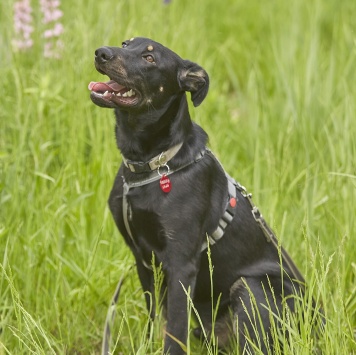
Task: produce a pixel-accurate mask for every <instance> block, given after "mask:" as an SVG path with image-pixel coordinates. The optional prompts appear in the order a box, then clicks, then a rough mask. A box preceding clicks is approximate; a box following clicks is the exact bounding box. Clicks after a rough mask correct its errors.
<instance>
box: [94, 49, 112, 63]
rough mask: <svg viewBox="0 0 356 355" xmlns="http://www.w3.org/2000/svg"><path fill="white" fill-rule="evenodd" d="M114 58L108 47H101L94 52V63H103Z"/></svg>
mask: <svg viewBox="0 0 356 355" xmlns="http://www.w3.org/2000/svg"><path fill="white" fill-rule="evenodd" d="M113 56H114V54H113V52H112V51H111V49H110V48H109V47H101V48H99V49H97V50H96V51H95V61H96V62H98V63H105V62H107V61H108V60H110V59H111V58H112V57H113Z"/></svg>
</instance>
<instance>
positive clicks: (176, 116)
mask: <svg viewBox="0 0 356 355" xmlns="http://www.w3.org/2000/svg"><path fill="white" fill-rule="evenodd" d="M167 107H168V109H167V108H161V109H155V108H152V107H148V108H147V111H145V112H138V113H135V112H133V111H131V112H128V111H122V110H118V109H117V110H116V111H115V114H116V140H117V146H118V148H119V150H120V151H121V153H122V154H123V155H124V156H125V157H126V158H128V159H130V160H134V161H143V162H145V161H148V160H150V159H151V158H152V157H154V156H156V155H157V154H159V153H161V152H162V151H165V150H167V149H169V148H170V147H172V146H174V145H176V144H179V143H182V142H183V141H184V139H185V138H186V137H188V136H190V132H192V130H193V123H192V120H191V118H190V114H189V110H188V103H187V99H186V95H185V93H183V94H180V95H177V96H175V97H173V98H172V103H171V104H169V105H167Z"/></svg>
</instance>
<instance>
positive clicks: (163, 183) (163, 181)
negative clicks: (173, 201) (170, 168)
mask: <svg viewBox="0 0 356 355" xmlns="http://www.w3.org/2000/svg"><path fill="white" fill-rule="evenodd" d="M159 186H160V188H161V190H162V191H163V192H165V193H168V192H169V191H171V188H172V184H171V180H170V179H169V177H168V176H167V175H165V174H163V175H162V177H161V178H160V180H159Z"/></svg>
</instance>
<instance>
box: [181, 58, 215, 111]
mask: <svg viewBox="0 0 356 355" xmlns="http://www.w3.org/2000/svg"><path fill="white" fill-rule="evenodd" d="M178 83H179V87H180V88H181V89H182V90H184V91H189V92H190V93H191V99H192V101H193V104H194V106H195V107H197V106H199V105H200V104H201V103H202V102H203V100H204V99H205V97H206V95H207V93H208V90H209V76H208V74H207V72H206V71H205V70H204V69H203V68H202V67H200V66H199V65H198V64H195V63H193V62H190V61H189V60H185V61H184V62H183V67H182V68H181V69H180V70H179V71H178Z"/></svg>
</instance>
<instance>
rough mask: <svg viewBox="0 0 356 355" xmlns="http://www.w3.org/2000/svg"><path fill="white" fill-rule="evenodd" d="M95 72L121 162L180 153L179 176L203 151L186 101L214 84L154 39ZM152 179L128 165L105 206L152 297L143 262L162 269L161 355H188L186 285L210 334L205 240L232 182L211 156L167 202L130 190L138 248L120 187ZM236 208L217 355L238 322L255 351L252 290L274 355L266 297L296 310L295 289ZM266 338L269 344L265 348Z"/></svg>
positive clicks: (190, 170)
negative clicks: (175, 150) (184, 347)
mask: <svg viewBox="0 0 356 355" xmlns="http://www.w3.org/2000/svg"><path fill="white" fill-rule="evenodd" d="M95 66H96V68H97V70H98V71H99V72H101V73H103V74H106V75H108V76H109V78H110V79H111V80H110V81H109V82H107V83H106V84H105V85H107V86H105V85H102V84H103V83H91V84H90V87H89V88H90V89H91V90H92V94H91V98H92V101H93V102H94V103H95V104H97V105H99V106H102V107H109V108H113V109H114V110H115V115H116V137H117V145H118V148H119V149H120V151H121V153H122V154H123V156H124V157H125V158H127V159H130V160H132V161H140V162H147V161H149V160H150V159H151V158H152V157H154V156H156V155H158V154H160V153H161V152H163V151H165V150H167V149H169V148H170V147H172V146H174V145H176V144H178V143H183V146H182V148H181V149H180V150H179V152H178V153H177V154H176V156H174V158H173V159H172V160H171V161H170V162H169V163H168V165H169V167H170V169H179V167H181V166H182V165H185V164H187V163H189V162H192V161H193V160H194V159H195V157H196V156H197V154H198V153H199V151H201V150H202V149H204V147H205V146H206V144H207V139H208V137H207V134H206V133H205V132H204V130H203V129H202V128H201V127H200V126H198V125H197V124H195V123H193V122H192V120H191V118H190V114H189V111H188V103H187V98H186V92H190V94H191V100H192V101H193V104H194V106H198V105H199V104H200V103H201V102H202V101H203V100H204V98H205V96H206V95H207V92H208V87H209V78H208V74H207V73H206V72H205V71H204V69H202V68H201V67H200V66H199V65H197V64H195V63H192V62H190V61H187V60H183V59H182V58H180V57H179V56H178V55H177V54H175V53H174V52H172V51H171V50H169V49H168V48H166V47H164V46H162V45H161V44H159V43H157V42H154V41H152V40H151V39H147V38H134V39H131V40H127V41H125V42H124V43H123V47H122V48H118V47H102V48H99V49H98V50H97V51H96V52H95ZM117 83H118V84H120V85H117ZM108 88H112V91H113V92H115V94H117V93H118V92H119V91H121V92H122V93H124V92H125V91H127V90H128V89H132V90H133V91H134V92H135V95H134V96H131V97H126V98H123V97H120V98H118V96H117V95H114V94H111V93H110V90H109V93H106V94H104V89H108ZM151 174H152V173H150V172H147V173H140V174H137V173H132V172H131V171H130V170H129V169H128V168H127V167H126V166H124V165H123V164H122V165H121V167H120V169H119V171H118V174H117V177H116V179H115V182H114V186H113V188H112V191H111V194H110V198H109V205H110V209H111V212H112V215H113V217H114V219H115V222H116V225H117V227H118V228H119V230H120V232H121V234H122V235H123V237H124V238H125V241H126V243H127V244H128V246H129V247H130V248H131V251H132V253H133V254H134V256H135V258H136V262H137V271H138V274H139V277H140V281H141V283H142V287H143V289H144V290H145V291H149V292H152V291H153V273H152V271H151V270H149V269H148V268H146V267H145V266H144V263H143V260H142V258H143V259H144V261H145V263H146V264H150V263H151V260H152V253H154V255H155V262H156V264H157V265H158V264H160V263H162V266H163V272H164V276H165V281H164V286H165V287H166V288H167V293H166V297H165V300H164V307H165V310H166V315H167V326H166V334H167V335H166V338H165V352H169V353H170V354H172V355H176V354H182V353H183V350H182V349H181V347H180V345H179V344H178V343H177V342H176V341H175V339H178V340H180V341H181V342H182V343H186V341H187V332H188V325H187V323H188V320H187V319H188V318H187V297H186V294H185V292H184V290H183V287H182V285H183V286H184V288H185V289H186V290H188V289H189V290H190V293H191V295H192V298H193V300H194V304H195V307H196V308H197V310H198V312H199V314H200V317H201V319H202V320H203V322H204V327H206V329H207V332H208V333H209V332H210V331H209V329H210V328H211V325H210V324H211V320H212V314H211V308H212V307H211V287H210V274H209V262H208V257H207V253H206V251H205V252H201V248H202V245H203V243H204V241H206V234H207V233H208V234H211V233H212V232H213V231H214V230H215V229H216V227H217V225H218V221H219V219H220V217H221V216H222V214H223V212H224V209H225V205H226V202H227V197H228V192H227V180H226V176H225V173H224V171H223V170H222V168H221V166H220V165H219V163H218V162H217V160H216V159H215V157H214V156H213V155H212V154H209V153H206V154H205V156H204V158H203V159H201V160H200V161H199V162H197V163H192V164H190V165H189V166H187V167H185V168H184V169H181V170H179V171H177V172H175V173H173V174H172V175H170V179H171V183H172V190H171V191H170V192H169V193H164V192H163V191H161V189H160V186H159V182H158V181H155V182H152V183H150V184H146V185H144V186H141V187H136V188H133V189H131V190H130V191H129V194H128V196H127V199H128V201H129V204H130V207H131V210H132V216H131V219H130V227H131V230H132V234H133V236H134V240H135V243H133V242H132V240H131V238H130V236H129V234H128V232H127V230H126V228H125V224H124V219H123V211H122V197H123V178H124V179H125V181H126V182H135V181H142V180H145V179H147V177H148V176H151ZM153 174H157V172H154V173H153ZM237 198H238V202H237V206H236V214H235V217H234V219H233V221H232V223H231V224H230V225H229V226H228V227H227V229H226V233H225V235H224V236H223V238H222V239H221V240H220V241H218V242H217V243H216V244H215V245H213V246H211V259H212V264H213V266H214V270H213V285H214V286H213V293H214V302H217V299H218V297H219V296H221V298H220V301H219V310H218V317H217V320H216V328H215V334H216V335H217V337H218V341H219V345H220V346H221V347H225V346H227V344H228V342H229V338H230V336H231V335H232V334H233V333H234V332H235V334H236V333H237V332H236V331H234V330H233V328H234V324H236V321H235V320H236V317H237V319H238V327H239V331H238V333H239V334H240V337H239V338H240V339H239V341H240V346H241V349H243V348H246V347H248V343H247V341H246V337H245V335H246V333H247V332H248V333H249V335H250V337H251V339H252V340H253V341H254V342H255V343H257V342H258V340H257V337H256V334H255V333H254V331H253V326H252V324H251V322H250V320H249V316H251V317H252V308H253V307H254V306H253V303H252V301H251V297H250V294H249V290H250V291H251V292H252V293H253V295H254V297H255V299H256V305H257V308H258V309H259V311H260V313H261V319H262V324H259V325H258V326H257V329H258V332H259V336H260V339H261V342H262V344H261V348H262V350H263V351H264V352H266V351H267V347H269V346H270V347H273V344H271V337H270V336H269V327H270V318H269V312H268V311H267V310H266V309H265V307H264V306H263V305H266V304H267V302H266V296H267V299H268V300H269V302H270V304H271V305H270V308H271V309H272V310H275V311H276V310H277V308H278V309H279V310H280V309H281V307H282V302H283V300H285V299H286V298H287V299H288V301H287V303H288V305H289V306H290V308H291V309H293V307H294V301H293V297H287V296H290V295H292V294H294V293H295V291H296V288H297V289H298V286H295V285H294V284H293V283H292V281H291V278H292V275H289V274H291V272H290V270H289V269H288V266H286V265H284V271H283V272H281V267H280V255H279V254H278V251H277V248H276V247H275V246H274V245H273V243H268V242H267V240H266V237H265V236H264V234H263V232H262V230H261V229H260V227H259V225H258V224H257V223H256V221H255V220H254V218H253V216H252V213H251V206H250V204H249V203H248V200H247V199H246V198H245V197H244V196H242V195H241V194H238V196H237ZM137 248H138V249H139V250H138V249H137ZM289 276H290V277H289ZM272 290H273V292H272ZM273 293H274V295H273ZM146 301H147V307H148V309H149V310H151V315H152V318H153V317H154V314H155V309H154V304H153V305H151V304H150V298H149V297H148V296H147V298H146ZM257 323H258V322H257ZM261 328H263V331H264V332H265V333H266V334H267V338H268V337H269V339H268V342H266V343H264V342H263V339H262V337H263V336H262V334H263V331H262V329H261ZM195 334H196V335H197V336H199V335H201V331H199V330H196V331H195ZM174 338H175V339H174ZM268 344H269V345H268Z"/></svg>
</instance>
